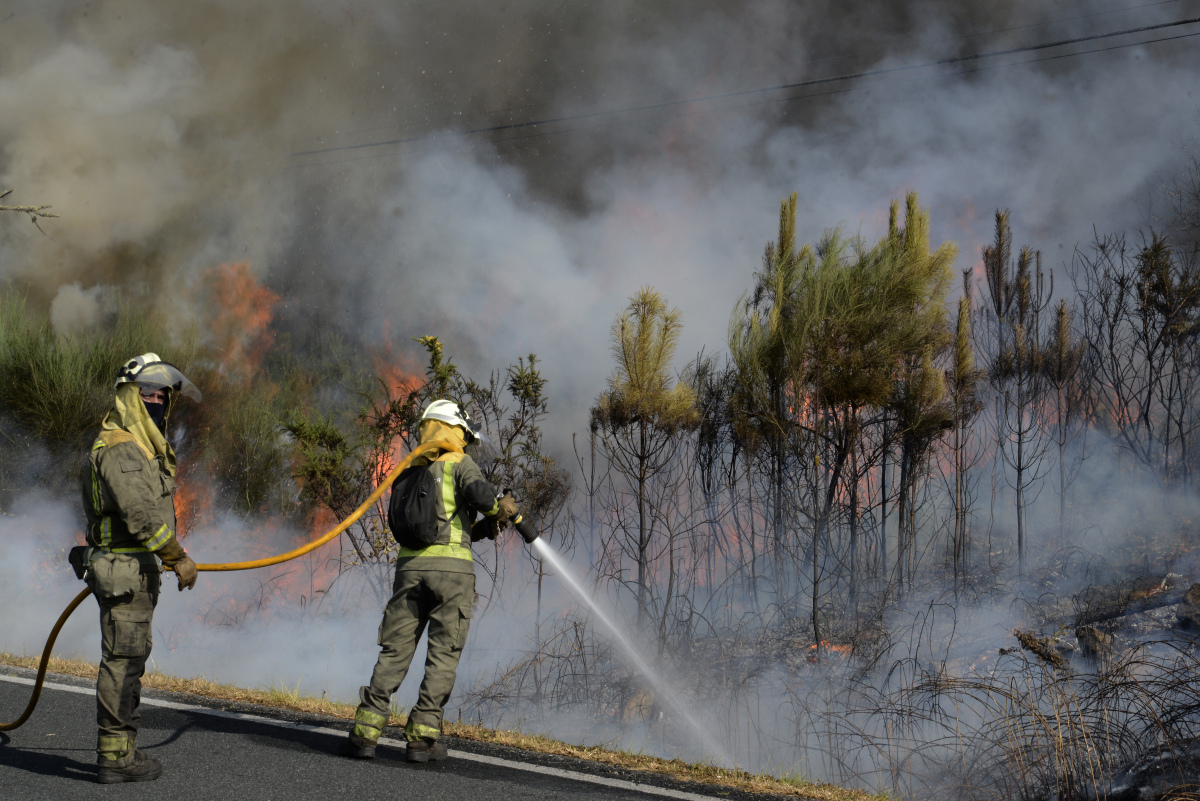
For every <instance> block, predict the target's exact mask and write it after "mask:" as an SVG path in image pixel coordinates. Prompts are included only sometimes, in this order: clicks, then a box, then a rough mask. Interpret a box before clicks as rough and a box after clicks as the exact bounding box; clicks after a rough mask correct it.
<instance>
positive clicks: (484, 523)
mask: <svg viewBox="0 0 1200 801" xmlns="http://www.w3.org/2000/svg"><path fill="white" fill-rule="evenodd" d="M498 536H500V524H499V523H497V522H496V518H494V517H485V518H483V519H481V520H477V521H475V524H474V525H473V526H471V542H479V541H480V540H484V539H487V540H494V539H496V537H498Z"/></svg>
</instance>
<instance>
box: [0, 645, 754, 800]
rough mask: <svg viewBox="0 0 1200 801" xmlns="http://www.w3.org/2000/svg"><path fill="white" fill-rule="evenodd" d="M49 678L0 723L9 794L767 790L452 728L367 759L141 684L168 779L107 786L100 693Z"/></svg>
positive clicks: (2, 678)
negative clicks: (424, 752)
mask: <svg viewBox="0 0 1200 801" xmlns="http://www.w3.org/2000/svg"><path fill="white" fill-rule="evenodd" d="M31 675H32V672H30V671H24V670H18V669H12V668H2V667H0V721H9V720H14V719H16V717H17V716H18V715H19V714H20V713H21V711H22V710H23V709H24V707H25V704H26V702H27V701H28V700H29V695H30V692H31V690H32V688H31V686H30V684H29V677H30V676H31ZM48 681H49V682H53V684H50V683H48V684H47V687H46V689H45V690H44V691H43V693H42V698H41V701H40V703H39V704H38V708H37V710H36V711H35V712H34V715H33V718H32V719H31V720H30V721H29V722H28V723H26V724H25V725H24V726H23V727H21V728H20V729H17V730H16V731H12V732H0V798H2V799H4V801H21V800H23V799H39V800H40V799H55V801H60V800H61V801H69V799H77V798H78V799H93V798H115V797H118V796H119V797H120V798H122V799H126V798H128V799H142V798H145V799H155V801H164V799H166V801H190V800H191V799H205V801H208V799H222V800H223V801H257V799H264V800H266V799H277V800H278V801H284V800H285V799H286V801H306V800H307V799H323V800H324V799H330V798H337V799H344V800H345V801H368V800H369V799H377V798H378V799H397V798H407V799H470V801H492V799H515V798H521V799H551V798H572V799H580V801H591V800H593V799H594V800H595V801H600V800H601V799H604V800H606V801H607V800H609V799H614V798H630V799H642V798H644V799H653V798H663V797H667V798H680V799H693V800H697V799H709V798H717V797H720V798H724V799H729V798H739V797H741V798H751V797H757V798H762V796H748V795H745V794H742V793H739V792H736V791H734V792H730V791H728V790H727V789H725V788H705V787H704V786H702V785H693V784H682V783H676V782H672V781H670V780H669V779H658V778H657V777H650V778H647V777H646V776H645V774H639V773H634V772H629V771H617V770H613V769H610V768H607V767H605V766H600V765H596V764H594V763H588V762H584V761H582V760H574V759H564V758H558V757H548V756H545V755H538V754H530V753H528V752H523V751H519V750H517V749H510V748H495V747H490V746H486V745H481V744H477V743H468V742H465V741H455V740H453V739H450V738H447V742H448V745H449V747H450V749H451V752H450V753H451V757H450V758H449V759H447V760H445V761H442V762H436V763H428V764H425V765H410V764H408V763H407V762H405V761H404V749H403V746H402V744H401V743H399V742H397V741H395V740H392V739H391V738H390V737H385V738H384V740H382V741H381V744H380V748H379V751H378V752H377V754H378V755H377V757H376V758H375V760H373V761H370V762H363V761H358V760H352V759H349V758H346V757H342V756H338V748H339V746H340V745H341V741H342V739H343V738H344V737H345V734H344V732H345V729H344V728H343V727H344V725H345V724H344V723H341V722H338V723H333V722H331V721H328V720H322V719H319V718H305V719H297V718H291V719H289V717H288V716H287V715H286V714H284V713H279V712H276V711H272V710H266V709H264V708H261V707H255V708H237V709H233V710H222V709H220V708H216V705H215V704H213V702H210V701H207V700H206V699H199V698H195V697H191V696H179V695H175V694H170V693H155V692H149V691H147V692H145V693H144V694H143V701H142V722H141V731H140V732H139V734H138V745H139V747H141V748H143V749H144V750H145V751H147V752H148V753H149V754H151V755H152V756H154V757H156V758H157V759H160V760H161V761H162V763H163V776H162V778H161V779H159V780H158V781H154V782H146V783H139V784H123V785H100V784H97V783H96V782H95V776H96V768H95V758H96V757H95V751H94V749H95V742H96V740H95V738H96V729H95V722H94V721H95V712H96V701H95V696H94V694H92V691H91V688H90V686H89V684H88V683H87V682H83V681H80V680H77V679H71V678H67V677H61V676H54V677H50V678H49V679H48ZM331 726H337V728H331ZM391 733H392V732H391V730H389V732H388V734H391ZM465 749H469V750H465ZM114 787H116V788H119V789H113V788H114Z"/></svg>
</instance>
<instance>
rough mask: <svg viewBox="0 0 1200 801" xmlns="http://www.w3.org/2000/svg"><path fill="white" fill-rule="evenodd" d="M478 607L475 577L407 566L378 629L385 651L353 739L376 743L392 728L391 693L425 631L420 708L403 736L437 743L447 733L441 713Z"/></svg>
mask: <svg viewBox="0 0 1200 801" xmlns="http://www.w3.org/2000/svg"><path fill="white" fill-rule="evenodd" d="M474 604H475V574H474V573H449V572H446V571H443V570H420V569H412V568H410V567H408V566H405V567H404V568H402V569H400V570H398V571H396V580H395V583H394V584H393V585H392V598H391V600H390V601H388V604H387V607H386V608H385V609H384V610H383V622H382V623H380V624H379V645H380V646H381V648H382V650H381V651H380V653H379V659H378V661H376V663H375V671H374V672H373V673H372V674H371V684H370V686H368V687H363V688H362V689H361V690H359V698H360V699H361V701H362V703H361V704H359V706H358V712H357V713H355V715H354V729H353V730H352V731H351V736H352V738H353V739H354V740H357V741H359V742H363V743H370V744H374V743H376V742H378V740H379V735H380V734H381V733H382V732H383V727H384V726H385V725H387V718H388V711H389V709H390V707H391V702H392V694H393V693H395V692H396V690H397V689H398V688H399V687H400V682H402V681H404V676H405V675H406V674H407V673H408V666H409V663H411V662H412V658H413V654H414V653H416V650H417V642H418V641H419V640H420V639H421V633H422V632H424V631H425V629H426V627H428V629H429V648H428V653H427V654H426V656H425V677H424V678H423V679H422V680H421V691H420V694H419V696H418V697H417V704H416V706H414V707H413V708H412V712H411V713H409V716H408V725H407V726H405V727H404V737H405V739H406V740H408V741H409V742H412V741H413V740H428V741H435V740H437V738H438V736H439V735H440V734H441V733H442V710H443V708H444V707H445V706H446V702H447V701H449V700H450V693H451V691H452V690H453V689H454V673H455V671H456V670H457V669H458V659H459V657H460V656H462V649H463V644H464V643H465V642H466V641H467V629H468V628H469V627H470V625H471V607H472V606H474Z"/></svg>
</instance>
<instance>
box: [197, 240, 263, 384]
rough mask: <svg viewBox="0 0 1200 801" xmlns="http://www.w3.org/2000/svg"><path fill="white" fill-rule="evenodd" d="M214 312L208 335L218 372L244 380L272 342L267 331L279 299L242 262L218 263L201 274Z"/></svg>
mask: <svg viewBox="0 0 1200 801" xmlns="http://www.w3.org/2000/svg"><path fill="white" fill-rule="evenodd" d="M204 278H205V281H206V283H207V285H208V290H209V292H210V302H211V304H212V307H213V308H214V309H215V310H216V314H215V315H213V319H212V324H211V328H210V330H211V332H212V339H213V350H214V352H215V354H216V357H217V360H218V363H219V364H220V366H221V370H222V372H224V373H225V374H226V375H228V376H230V377H231V378H236V379H238V380H241V381H248V380H250V378H251V377H252V376H253V375H254V374H255V373H256V372H257V371H258V367H259V364H260V363H261V362H262V358H263V356H264V355H265V354H266V352H267V350H268V349H269V348H270V347H271V345H273V344H274V342H275V336H274V334H272V333H271V331H270V330H269V326H270V324H271V315H272V314H273V313H274V310H275V305H276V304H277V303H278V302H279V296H278V295H276V294H275V293H274V292H272V291H271V290H269V289H267V288H266V287H264V286H263V285H262V284H260V283H259V282H258V279H257V278H255V277H254V275H253V274H252V273H251V272H250V265H249V264H248V263H246V262H244V261H239V262H233V263H231V264H222V265H220V266H219V267H215V268H213V269H212V270H209V271H208V272H207V273H205V275H204Z"/></svg>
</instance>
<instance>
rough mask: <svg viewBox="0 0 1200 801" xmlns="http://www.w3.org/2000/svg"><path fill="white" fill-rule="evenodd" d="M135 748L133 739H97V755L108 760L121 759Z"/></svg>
mask: <svg viewBox="0 0 1200 801" xmlns="http://www.w3.org/2000/svg"><path fill="white" fill-rule="evenodd" d="M133 747H134V739H133V738H132V737H104V736H102V737H97V738H96V753H97V754H99V755H100V756H102V757H105V758H106V759H120V758H121V757H123V756H125V755H126V754H128V753H129V752H130V751H131V750H133Z"/></svg>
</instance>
